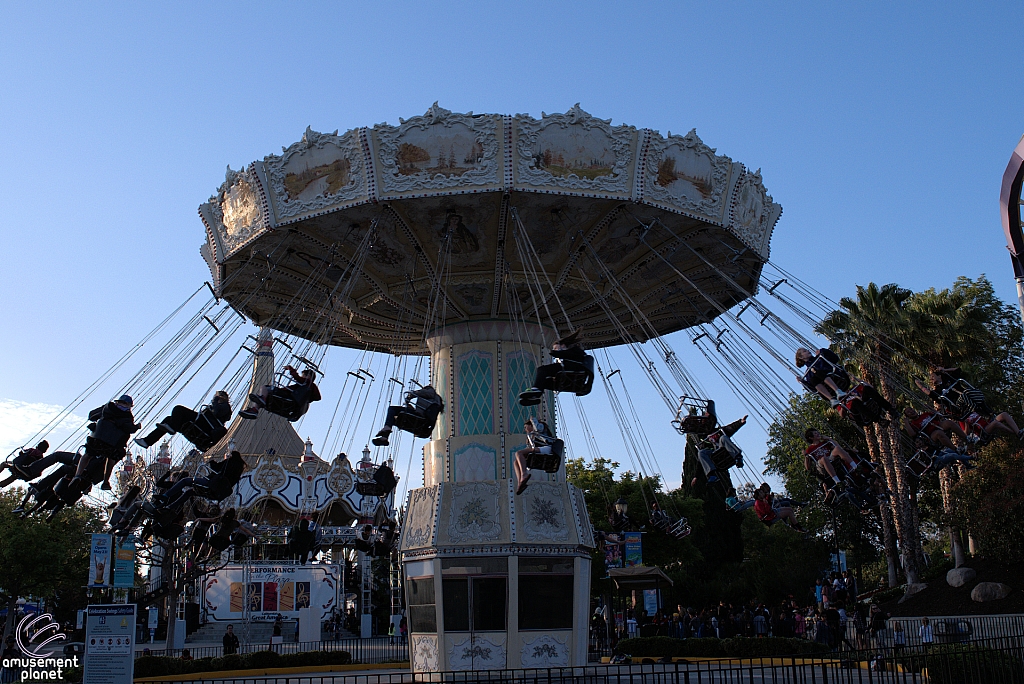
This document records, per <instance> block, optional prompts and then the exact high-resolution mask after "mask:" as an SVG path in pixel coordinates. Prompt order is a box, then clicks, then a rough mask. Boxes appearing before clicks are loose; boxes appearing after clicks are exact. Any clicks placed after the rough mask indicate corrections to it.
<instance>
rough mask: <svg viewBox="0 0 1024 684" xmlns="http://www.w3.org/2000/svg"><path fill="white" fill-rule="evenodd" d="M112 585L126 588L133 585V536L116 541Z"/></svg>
mask: <svg viewBox="0 0 1024 684" xmlns="http://www.w3.org/2000/svg"><path fill="white" fill-rule="evenodd" d="M114 586H115V587H118V588H128V589H130V588H131V587H134V586H135V537H133V536H129V537H128V538H126V539H123V540H121V541H120V542H118V543H117V555H116V560H115V561H114Z"/></svg>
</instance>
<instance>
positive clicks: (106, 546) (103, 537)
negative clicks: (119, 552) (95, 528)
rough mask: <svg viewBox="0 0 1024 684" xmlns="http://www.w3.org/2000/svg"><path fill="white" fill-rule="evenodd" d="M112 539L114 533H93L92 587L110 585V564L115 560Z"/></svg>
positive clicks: (91, 556) (90, 570) (90, 566)
mask: <svg viewBox="0 0 1024 684" xmlns="http://www.w3.org/2000/svg"><path fill="white" fill-rule="evenodd" d="M112 541H113V538H112V535H109V534H93V535H92V551H91V552H90V554H89V586H90V587H108V586H110V574H111V567H110V565H111V562H112V561H113V553H112V550H111V545H112Z"/></svg>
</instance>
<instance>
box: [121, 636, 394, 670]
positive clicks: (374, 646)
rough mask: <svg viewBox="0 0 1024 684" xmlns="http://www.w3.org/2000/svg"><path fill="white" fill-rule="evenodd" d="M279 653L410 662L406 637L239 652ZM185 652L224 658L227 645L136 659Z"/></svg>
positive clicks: (152, 651) (148, 652)
mask: <svg viewBox="0 0 1024 684" xmlns="http://www.w3.org/2000/svg"><path fill="white" fill-rule="evenodd" d="M268 650H269V651H275V652H276V653H280V654H281V655H285V654H288V653H305V652H307V651H329V652H336V651H348V652H349V653H351V654H352V662H355V663H368V664H369V663H388V662H408V660H409V644H408V640H407V639H403V638H402V637H398V636H395V637H386V636H385V637H372V638H369V639H339V640H337V641H299V642H295V641H293V642H291V643H283V644H267V643H261V644H252V643H250V644H242V645H240V646H239V648H238V651H237V652H238V653H242V654H244V653H254V652H256V651H268ZM183 651H188V653H189V655H190V656H191V657H193V658H196V659H198V658H219V657H221V656H223V655H224V647H223V646H191V645H189V644H185V646H184V647H182V648H176V649H173V650H167V649H148V648H144V649H141V650H136V651H135V657H136V658H141V657H142V656H147V655H152V656H171V657H173V658H180V657H181V655H182V652H183Z"/></svg>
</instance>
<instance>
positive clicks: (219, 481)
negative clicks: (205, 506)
mask: <svg viewBox="0 0 1024 684" xmlns="http://www.w3.org/2000/svg"><path fill="white" fill-rule="evenodd" d="M234 488H235V487H234V485H232V484H231V483H230V482H228V481H227V480H225V479H224V478H223V477H222V476H221V475H219V474H217V473H213V474H211V475H210V477H208V478H207V481H206V482H205V483H203V482H199V481H198V480H194V481H193V482H192V489H194V490H195V493H196V494H198V495H199V496H201V497H202V498H204V499H209V500H211V501H223V500H224V499H226V498H228V497H229V496H231V492H232V491H233V490H234Z"/></svg>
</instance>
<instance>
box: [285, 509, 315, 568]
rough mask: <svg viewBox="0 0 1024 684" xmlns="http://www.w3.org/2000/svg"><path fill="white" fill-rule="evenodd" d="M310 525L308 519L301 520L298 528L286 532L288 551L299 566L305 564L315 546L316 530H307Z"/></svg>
mask: <svg viewBox="0 0 1024 684" xmlns="http://www.w3.org/2000/svg"><path fill="white" fill-rule="evenodd" d="M310 525H311V523H310V521H309V518H303V519H302V520H300V521H299V525H298V527H293V528H292V529H290V530H289V531H288V550H289V552H291V554H292V555H293V556H296V557H297V558H298V559H299V564H300V565H305V564H306V561H307V560H309V556H310V555H311V554H312V553H313V551H314V547H315V546H316V530H315V529H314V530H311V529H309V527H310Z"/></svg>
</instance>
